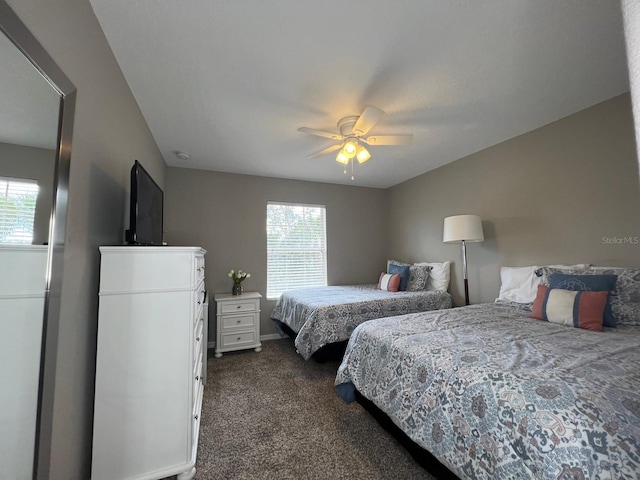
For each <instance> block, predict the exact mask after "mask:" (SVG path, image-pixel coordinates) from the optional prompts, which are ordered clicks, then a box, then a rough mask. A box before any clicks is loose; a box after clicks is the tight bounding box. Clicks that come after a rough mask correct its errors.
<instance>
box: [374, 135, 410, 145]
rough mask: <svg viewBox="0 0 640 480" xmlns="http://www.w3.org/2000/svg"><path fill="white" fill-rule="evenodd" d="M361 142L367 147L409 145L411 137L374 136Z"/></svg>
mask: <svg viewBox="0 0 640 480" xmlns="http://www.w3.org/2000/svg"><path fill="white" fill-rule="evenodd" d="M363 140H364V141H365V142H366V143H368V144H369V145H411V142H413V135H411V134H409V135H374V136H372V137H367V138H364V139H363Z"/></svg>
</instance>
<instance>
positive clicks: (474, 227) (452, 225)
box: [442, 215, 484, 305]
mask: <svg viewBox="0 0 640 480" xmlns="http://www.w3.org/2000/svg"><path fill="white" fill-rule="evenodd" d="M442 241H443V242H444V243H460V244H462V273H463V277H464V300H465V305H469V280H468V277H467V247H466V243H467V242H484V233H483V231H482V219H481V218H480V217H479V216H478V215H455V216H453V217H447V218H445V219H444V233H443V235H442Z"/></svg>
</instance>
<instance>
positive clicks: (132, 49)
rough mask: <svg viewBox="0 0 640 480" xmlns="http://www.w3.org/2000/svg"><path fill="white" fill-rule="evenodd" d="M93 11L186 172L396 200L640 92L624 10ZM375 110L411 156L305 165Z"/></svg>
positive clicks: (382, 127) (204, 0)
mask: <svg viewBox="0 0 640 480" xmlns="http://www.w3.org/2000/svg"><path fill="white" fill-rule="evenodd" d="M91 4H92V6H93V8H94V11H95V13H96V16H97V17H98V20H99V21H100V24H101V25H102V28H103V30H104V32H105V34H106V37H107V39H108V41H109V43H110V45H111V47H112V49H113V52H114V54H115V56H116V59H117V60H118V63H119V64H120V67H121V68H122V71H123V72H124V76H125V77H126V79H127V82H128V83H129V86H130V87H131V91H132V92H133V95H134V96H135V98H136V100H137V102H138V104H139V105H140V108H141V110H142V113H143V114H144V116H145V118H146V120H147V123H148V124H149V127H150V129H151V132H152V133H153V135H154V137H155V139H156V142H157V144H158V147H159V148H160V151H161V152H162V154H163V156H164V158H165V160H166V162H167V164H168V165H170V166H176V167H187V168H197V169H207V170H216V171H221V172H233V173H243V174H252V175H261V176H270V177H280V178H293V179H300V180H311V181H319V182H328V183H338V184H352V185H358V186H370V187H381V188H387V187H390V186H393V185H396V184H398V183H400V182H403V181H405V180H407V179H409V178H412V177H415V176H417V175H420V174H422V173H424V172H427V171H429V170H432V169H434V168H437V167H439V166H441V165H444V164H447V163H449V162H452V161H454V160H457V159H459V158H461V157H464V156H466V155H469V154H471V153H474V152H477V151H479V150H482V149H484V148H487V147H489V146H491V145H495V144H497V143H500V142H503V141H505V140H507V139H509V138H513V137H514V136H517V135H520V134H522V133H525V132H528V131H531V130H533V129H535V128H537V127H540V126H542V125H545V124H548V123H550V122H553V121H555V120H557V119H559V118H562V117H565V116H567V115H569V114H572V113H574V112H577V111H579V110H582V109H584V108H586V107H589V106H591V105H594V104H596V103H599V102H601V101H604V100H607V99H609V98H611V97H614V96H616V95H618V94H621V93H623V92H626V91H628V90H629V84H628V77H627V67H626V57H625V50H624V36H623V26H622V18H621V13H620V5H619V2H618V1H614V0H484V1H482V2H467V1H461V0H457V1H454V0H438V1H434V0H431V1H428V0H396V1H393V2H391V1H383V0H323V1H318V0H274V1H270V2H267V1H264V0H234V1H231V0H228V1H225V0H190V1H180V0H162V1H159V0H137V1H135V2H132V1H130V0H91ZM367 105H374V106H376V107H379V108H381V109H382V110H384V111H385V112H386V115H385V116H384V117H383V118H382V119H381V120H380V121H379V122H378V124H377V125H376V126H375V127H374V128H373V130H371V132H370V133H371V134H395V133H412V134H413V135H414V142H413V145H411V146H398V147H384V146H377V147H372V148H371V149H370V151H371V154H372V159H371V161H369V162H368V163H366V164H364V165H356V172H355V177H356V178H355V181H351V180H350V177H349V175H343V174H342V168H341V166H340V165H339V164H338V163H336V161H335V154H328V155H325V156H322V157H319V158H316V159H308V158H306V156H307V155H309V154H311V153H314V152H316V151H318V150H321V149H323V148H324V147H327V146H329V145H331V144H332V141H331V140H328V139H324V138H320V137H314V136H310V135H305V134H302V133H299V132H298V131H297V129H298V127H301V126H306V127H312V128H317V129H324V130H331V131H337V128H336V122H337V121H338V120H339V119H340V118H342V117H344V116H347V115H357V114H360V113H361V112H362V110H363V109H364V107H365V106H367ZM175 151H184V152H187V153H189V154H190V155H191V159H190V160H187V161H185V160H180V159H178V158H177V157H176V156H175V155H174V153H173V152H175Z"/></svg>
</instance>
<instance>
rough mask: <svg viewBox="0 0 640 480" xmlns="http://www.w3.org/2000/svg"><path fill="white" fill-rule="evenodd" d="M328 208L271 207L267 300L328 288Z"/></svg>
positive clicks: (269, 216) (313, 206)
mask: <svg viewBox="0 0 640 480" xmlns="http://www.w3.org/2000/svg"><path fill="white" fill-rule="evenodd" d="M325 212H326V209H325V207H324V206H318V205H295V204H286V203H272V202H269V203H268V204H267V298H277V297H279V296H280V295H281V294H282V292H284V291H285V290H293V289H296V288H303V287H321V286H326V285H327V239H326V238H327V235H326V221H325V217H326V213H325Z"/></svg>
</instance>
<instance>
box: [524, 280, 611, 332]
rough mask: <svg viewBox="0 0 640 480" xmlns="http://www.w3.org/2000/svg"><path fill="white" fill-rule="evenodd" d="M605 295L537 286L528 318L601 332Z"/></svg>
mask: <svg viewBox="0 0 640 480" xmlns="http://www.w3.org/2000/svg"><path fill="white" fill-rule="evenodd" d="M608 297H609V292H581V291H574V290H564V289H561V288H549V287H547V286H545V285H538V294H537V295H536V299H535V301H534V302H533V307H532V309H531V317H533V318H537V319H538V320H546V321H547V322H551V323H557V324H559V325H568V326H572V327H576V328H582V329H584V330H591V331H594V332H602V331H604V328H603V326H602V324H603V322H604V309H605V306H606V304H607V298H608Z"/></svg>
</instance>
